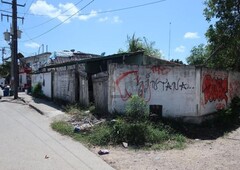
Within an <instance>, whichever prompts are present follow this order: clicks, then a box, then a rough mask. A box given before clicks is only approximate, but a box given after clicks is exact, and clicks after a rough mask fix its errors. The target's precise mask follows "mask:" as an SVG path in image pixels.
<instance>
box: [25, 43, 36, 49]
mask: <svg viewBox="0 0 240 170" xmlns="http://www.w3.org/2000/svg"><path fill="white" fill-rule="evenodd" d="M24 45H25V46H26V47H28V48H39V47H40V45H39V44H38V43H35V42H32V43H25V44H24Z"/></svg>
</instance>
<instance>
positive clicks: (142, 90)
mask: <svg viewBox="0 0 240 170" xmlns="http://www.w3.org/2000/svg"><path fill="white" fill-rule="evenodd" d="M132 75H133V76H135V80H136V88H137V89H138V91H137V94H138V96H140V97H142V98H145V96H144V95H145V94H149V96H148V98H145V101H146V102H149V101H150V99H151V89H150V85H149V82H148V83H146V84H144V81H141V80H140V77H139V75H138V71H127V72H124V73H122V74H121V75H120V76H119V77H118V78H117V80H116V82H115V83H116V86H117V89H118V91H119V93H120V96H121V99H122V100H123V101H127V100H128V99H129V98H130V97H131V96H132V95H133V94H132V92H130V91H129V90H128V89H127V87H124V90H122V89H121V87H120V83H121V82H122V81H126V80H125V79H126V78H127V77H128V76H132Z"/></svg>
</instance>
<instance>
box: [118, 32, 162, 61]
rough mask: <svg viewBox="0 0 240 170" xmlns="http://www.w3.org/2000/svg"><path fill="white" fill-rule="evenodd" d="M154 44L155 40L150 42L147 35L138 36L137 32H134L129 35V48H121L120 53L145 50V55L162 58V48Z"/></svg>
mask: <svg viewBox="0 0 240 170" xmlns="http://www.w3.org/2000/svg"><path fill="white" fill-rule="evenodd" d="M154 45H155V42H154V41H151V42H150V41H148V40H147V38H146V37H143V38H140V37H138V38H136V37H135V34H133V35H132V36H131V37H130V36H127V50H126V51H124V50H123V49H119V51H118V53H123V52H137V51H144V54H145V55H148V56H152V57H156V58H162V54H161V52H160V50H159V49H156V48H154Z"/></svg>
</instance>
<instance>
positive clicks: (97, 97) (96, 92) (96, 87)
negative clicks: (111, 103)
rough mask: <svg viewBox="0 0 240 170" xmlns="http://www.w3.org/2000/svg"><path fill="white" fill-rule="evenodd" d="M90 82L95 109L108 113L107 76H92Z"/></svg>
mask: <svg viewBox="0 0 240 170" xmlns="http://www.w3.org/2000/svg"><path fill="white" fill-rule="evenodd" d="M92 81H93V96H94V104H95V107H96V109H97V110H98V111H99V112H101V113H103V114H106V113H107V111H108V74H107V73H99V74H96V75H93V76H92Z"/></svg>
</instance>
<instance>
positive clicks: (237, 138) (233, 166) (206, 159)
mask: <svg viewBox="0 0 240 170" xmlns="http://www.w3.org/2000/svg"><path fill="white" fill-rule="evenodd" d="M109 149H110V154H109V155H105V156H103V159H104V160H106V161H107V162H108V163H110V164H111V165H112V166H113V167H115V168H116V169H121V170H125V169H126V170H127V169H134V170H145V169H148V170H156V169H158V170H162V169H164V170H165V169H166V170H169V169H174V170H176V169H180V170H193V169H194V170H223V169H224V170H237V169H240V128H239V129H237V130H236V131H234V132H232V133H230V134H228V135H225V136H224V137H221V138H218V139H217V140H195V141H194V142H193V143H192V144H189V145H188V147H187V148H186V149H184V150H169V151H132V150H131V151H130V150H126V149H124V148H117V149H114V148H109ZM96 151H97V149H96V148H95V152H96Z"/></svg>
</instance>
